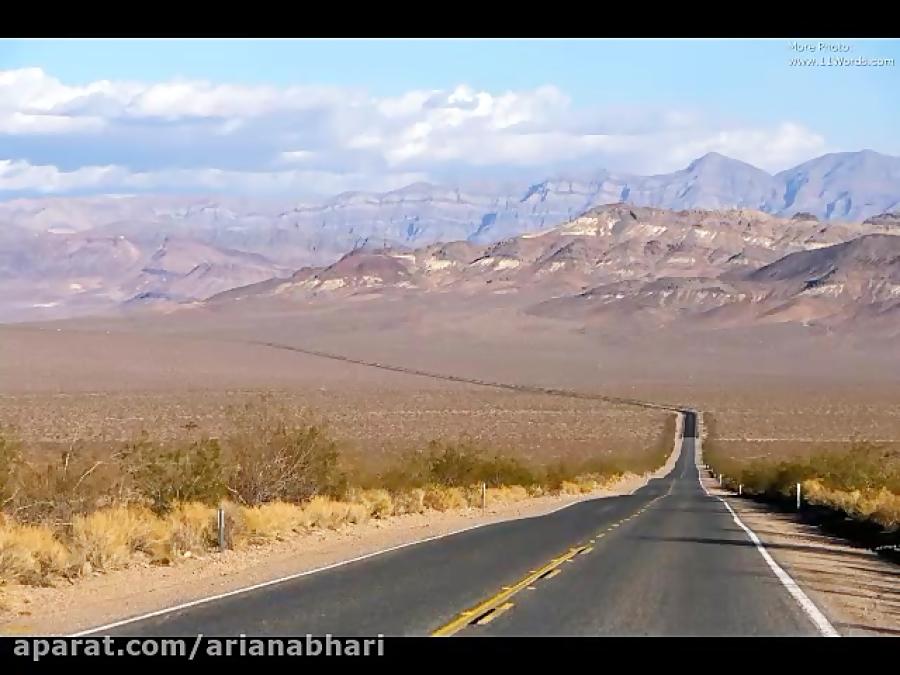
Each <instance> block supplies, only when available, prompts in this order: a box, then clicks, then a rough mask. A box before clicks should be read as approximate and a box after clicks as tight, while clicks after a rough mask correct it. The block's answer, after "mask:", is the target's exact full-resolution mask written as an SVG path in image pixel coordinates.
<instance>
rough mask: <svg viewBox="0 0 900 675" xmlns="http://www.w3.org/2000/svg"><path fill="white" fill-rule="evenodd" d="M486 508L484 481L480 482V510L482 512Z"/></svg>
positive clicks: (485, 486)
mask: <svg viewBox="0 0 900 675" xmlns="http://www.w3.org/2000/svg"><path fill="white" fill-rule="evenodd" d="M486 508H487V483H485V482H484V481H482V482H481V510H482V511H484V510H485V509H486Z"/></svg>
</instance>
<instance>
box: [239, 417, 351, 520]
mask: <svg viewBox="0 0 900 675" xmlns="http://www.w3.org/2000/svg"><path fill="white" fill-rule="evenodd" d="M236 427H237V431H236V432H235V433H234V434H232V435H231V436H229V437H228V439H227V442H226V443H227V450H228V453H227V454H228V463H229V465H230V469H229V473H228V476H227V484H228V491H229V492H230V493H231V495H232V496H233V497H234V498H235V499H237V500H238V501H239V502H241V503H242V504H246V505H256V504H263V503H265V502H270V501H276V500H280V501H288V502H302V501H305V500H307V499H309V498H311V497H313V496H315V495H321V494H332V495H333V494H339V493H341V492H343V491H344V490H345V487H346V486H345V484H344V481H343V480H342V475H341V473H340V471H339V468H338V459H339V453H338V445H337V443H336V442H335V441H334V440H333V439H332V438H331V437H330V436H329V435H328V434H327V432H326V430H325V428H324V426H323V425H321V424H315V423H309V422H305V423H297V422H293V421H291V420H290V418H289V417H288V416H287V415H285V414H284V413H283V412H282V411H278V410H275V411H270V410H269V409H268V408H263V409H246V410H245V412H244V414H243V416H242V417H241V418H240V419H239V421H238V423H237V424H236Z"/></svg>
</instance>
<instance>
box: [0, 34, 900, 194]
mask: <svg viewBox="0 0 900 675" xmlns="http://www.w3.org/2000/svg"><path fill="white" fill-rule="evenodd" d="M820 41H824V42H828V43H841V44H845V45H849V48H850V51H849V52H834V53H829V52H819V53H816V54H798V53H796V52H793V51H792V50H791V49H790V42H791V41H789V40H785V39H772V40H302V41H301V40H0V194H3V193H4V192H5V193H23V192H24V193H27V192H30V191H44V192H69V191H93V190H98V191H103V190H120V189H121V190H126V189H128V190H131V189H134V190H141V189H163V190H165V189H171V188H172V187H173V186H175V185H178V186H182V187H185V188H186V189H191V188H192V186H195V185H196V187H197V188H198V189H223V190H232V189H234V190H239V191H248V192H254V191H260V190H261V191H267V192H279V191H287V192H298V193H309V194H320V193H325V192H328V191H331V190H340V189H344V188H346V189H389V188H391V187H394V186H396V185H399V184H402V183H403V181H405V180H418V179H422V180H435V181H438V180H461V179H465V178H469V177H472V178H519V177H525V176H542V175H547V174H551V173H553V172H555V171H561V170H568V169H577V170H586V169H599V168H606V169H609V170H612V171H631V172H641V173H653V172H662V171H670V170H674V169H677V168H680V167H681V166H684V164H686V163H687V161H689V159H690V158H691V156H692V153H699V154H702V153H703V152H704V151H709V150H717V151H720V152H723V153H724V154H730V155H732V156H735V157H737V158H739V159H743V160H745V161H749V162H751V163H754V164H757V165H758V166H761V167H763V168H765V169H767V170H770V171H777V170H780V169H784V168H787V167H788V166H790V165H792V164H794V163H797V162H799V161H803V160H806V159H809V158H811V157H813V156H815V155H817V154H822V153H824V152H829V151H843V150H857V149H862V148H871V149H874V150H877V151H880V152H885V153H888V154H900V134H898V128H897V127H898V121H897V120H898V119H900V115H898V111H900V41H896V40H894V41H884V40H882V41H875V40H835V39H830V40H822V39H819V38H808V39H803V40H802V42H804V43H813V44H817V43H819V42H820ZM827 55H832V56H835V57H843V58H848V57H849V58H852V57H859V56H862V57H868V58H872V57H880V58H893V59H895V61H896V63H897V64H898V65H894V66H886V67H858V66H850V67H830V68H823V67H815V68H811V67H791V66H790V65H789V61H790V59H791V58H796V57H805V58H809V57H822V56H827ZM2 73H6V76H5V77H6V87H5V88H4V86H3V82H4V80H3V79H2V78H3V77H4V76H3V75H2ZM38 73H39V74H38ZM104 82H106V84H104ZM22 92H26V94H27V95H26V94H23V93H22ZM29 97H30V98H29ZM4 116H5V117H4ZM3 162H5V164H2V163H3ZM4 167H5V169H4ZM78 171H81V173H80V174H76V172H78ZM13 172H15V173H14V176H13V177H12V178H10V174H12V173H13ZM26 174H30V175H32V176H33V181H32V182H35V185H34V186H31V185H30V183H29V179H28V178H27V176H26ZM4 176H6V177H5V178H4Z"/></svg>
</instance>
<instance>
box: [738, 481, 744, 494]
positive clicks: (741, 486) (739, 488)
mask: <svg viewBox="0 0 900 675" xmlns="http://www.w3.org/2000/svg"><path fill="white" fill-rule="evenodd" d="M743 494H744V484H743V483H741V484H740V485H738V496H739V497H740V496H741V495H743Z"/></svg>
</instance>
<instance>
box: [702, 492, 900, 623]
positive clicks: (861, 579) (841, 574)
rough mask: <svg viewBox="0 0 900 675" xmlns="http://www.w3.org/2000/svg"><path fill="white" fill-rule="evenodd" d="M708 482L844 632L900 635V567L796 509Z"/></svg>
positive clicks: (832, 621)
mask: <svg viewBox="0 0 900 675" xmlns="http://www.w3.org/2000/svg"><path fill="white" fill-rule="evenodd" d="M703 482H704V485H705V486H706V488H707V490H708V491H709V493H710V494H711V495H713V496H719V497H722V498H724V499H725V500H726V501H727V502H728V504H729V505H730V506H731V508H732V509H733V510H734V512H735V513H736V514H737V515H738V517H739V518H740V519H741V520H742V521H743V522H744V523H745V524H746V525H747V527H749V528H750V529H751V530H753V531H754V532H755V533H756V535H757V536H758V537H759V539H760V541H762V543H763V545H764V546H765V548H766V550H767V551H769V554H770V555H771V556H772V557H773V558H774V559H775V561H776V562H777V563H778V564H779V565H781V566H782V567H783V568H784V569H785V571H787V573H788V574H790V575H791V577H793V579H794V580H795V581H796V582H797V584H798V585H799V586H800V587H801V588H802V589H803V590H804V592H806V594H807V595H808V596H809V598H810V599H811V600H812V601H813V602H814V603H815V604H816V606H818V607H819V609H820V610H821V611H822V612H824V613H825V615H826V616H827V617H828V619H829V620H830V621H831V623H832V624H833V625H834V627H835V628H836V629H837V630H838V632H840V634H841V635H848V636H898V635H900V566H898V565H894V564H892V563H890V562H889V561H886V560H884V559H883V558H881V557H880V556H878V554H876V553H875V552H873V551H870V550H868V549H865V548H861V547H856V546H853V545H851V544H850V543H848V542H846V541H844V540H841V539H838V538H836V537H831V536H828V535H826V534H824V533H823V532H821V531H820V530H819V529H818V528H817V527H815V526H811V525H806V524H804V523H801V522H799V521H798V520H797V519H796V518H795V517H794V516H793V515H792V514H790V513H778V512H775V511H773V510H771V509H769V508H768V507H766V506H765V505H764V504H760V503H758V502H755V501H753V500H752V499H748V498H744V497H738V496H737V495H735V494H734V493H732V492H729V491H726V490H723V489H721V488H719V487H718V485H717V483H716V481H714V480H713V479H712V478H709V477H704V478H703Z"/></svg>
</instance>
